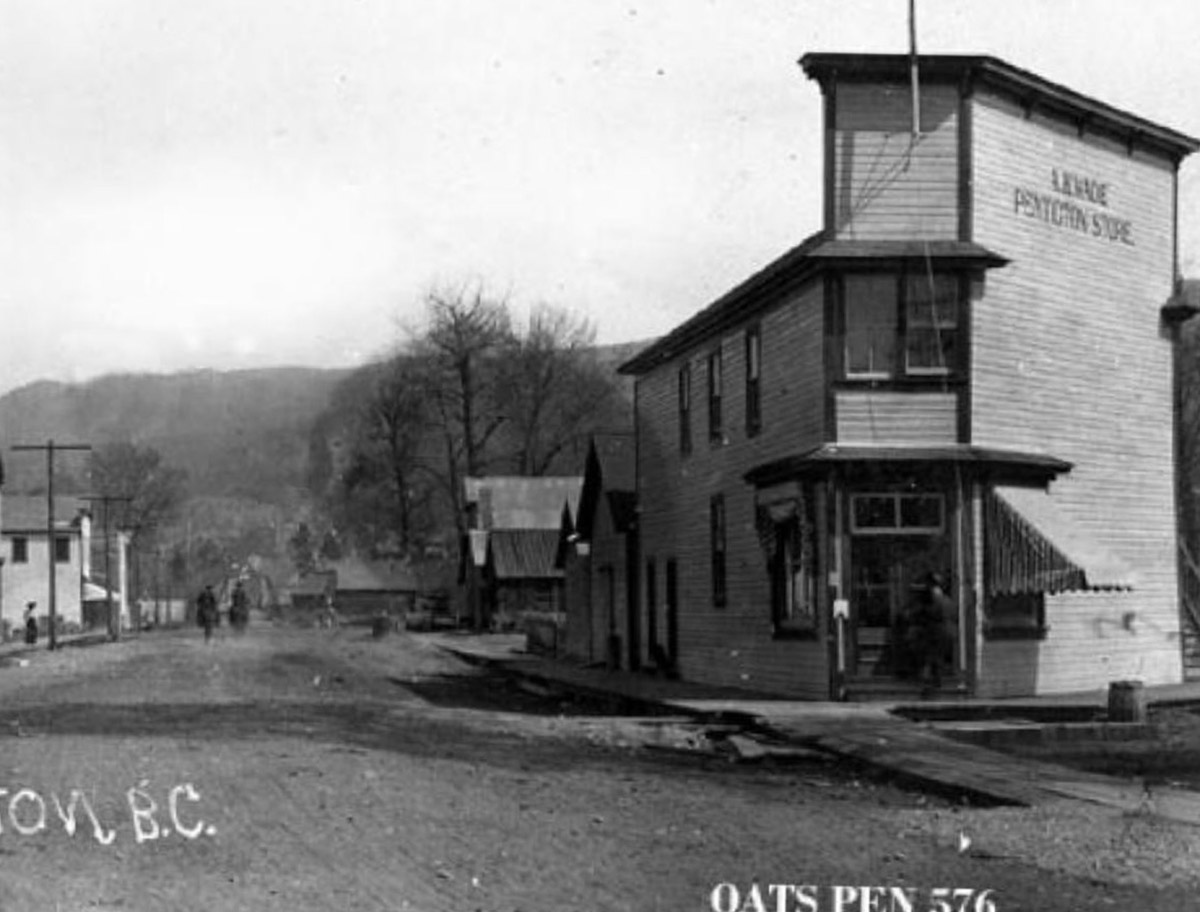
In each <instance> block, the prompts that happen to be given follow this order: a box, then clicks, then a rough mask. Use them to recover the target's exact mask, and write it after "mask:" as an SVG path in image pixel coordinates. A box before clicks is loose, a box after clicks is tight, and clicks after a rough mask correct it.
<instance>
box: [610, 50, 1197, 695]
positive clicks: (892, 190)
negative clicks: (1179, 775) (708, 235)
mask: <svg viewBox="0 0 1200 912" xmlns="http://www.w3.org/2000/svg"><path fill="white" fill-rule="evenodd" d="M801 66H802V68H803V70H804V72H805V73H806V74H807V75H808V76H809V77H810V78H812V79H813V80H815V81H816V83H817V84H818V85H819V86H820V89H821V92H822V94H823V97H824V131H825V134H824V135H825V163H824V199H825V212H824V220H825V227H824V230H822V231H821V232H820V233H818V234H817V235H815V236H813V237H811V238H809V239H808V240H806V241H804V242H803V243H802V244H801V245H800V246H798V247H796V248H795V249H793V250H791V251H790V252H788V253H786V254H784V255H783V256H782V257H780V258H779V259H778V260H776V261H775V262H773V263H771V264H770V265H768V266H767V267H766V268H764V269H763V270H762V271H760V272H758V273H757V274H755V275H753V276H751V277H750V278H748V279H747V280H746V281H745V282H743V283H742V284H740V285H739V286H738V287H736V288H734V289H733V290H731V291H730V292H728V293H727V294H725V295H724V296H723V297H721V298H720V299H718V300H717V301H716V302H714V303H713V304H711V305H710V306H708V307H707V308H706V309H704V310H703V311H701V312H699V313H698V314H696V316H694V317H693V318H691V319H690V320H688V321H687V322H685V323H683V324H682V325H680V326H679V327H677V328H676V329H675V330H674V331H672V332H670V333H669V334H668V335H666V336H665V337H663V338H662V339H660V340H659V341H657V342H656V343H654V344H652V345H651V346H650V347H648V348H647V349H646V350H644V351H642V352H641V353H640V354H638V355H637V356H636V357H635V358H633V359H632V360H631V361H629V362H628V363H626V364H625V365H624V366H623V368H622V370H623V371H624V372H625V373H627V374H632V375H633V376H634V377H635V378H636V411H637V433H638V445H637V496H638V504H639V510H640V514H639V517H638V526H639V528H638V536H639V540H640V543H641V545H640V548H641V554H640V558H639V561H640V564H641V566H640V568H639V570H640V573H639V577H640V579H641V580H642V581H643V582H645V581H650V582H651V584H652V585H654V586H656V588H662V591H661V592H660V591H655V592H642V593H641V596H642V597H641V600H640V604H641V610H642V614H643V617H642V619H641V623H640V628H639V629H640V631H641V634H640V635H639V636H638V637H636V638H630V645H633V646H635V647H636V649H637V650H638V652H639V655H637V656H632V655H631V656H629V657H628V660H629V664H631V665H636V664H637V662H636V661H634V660H636V659H640V660H641V662H642V663H643V664H645V662H646V658H647V657H648V656H649V655H650V654H651V652H650V650H651V649H652V646H653V644H652V643H651V642H650V638H651V637H652V636H653V633H652V631H663V630H665V629H666V624H665V616H666V613H667V612H670V613H671V615H672V616H675V617H677V625H676V626H677V629H676V630H675V636H676V637H677V655H676V656H674V658H675V660H676V663H677V667H678V670H679V672H680V673H681V675H682V676H683V677H684V678H688V679H693V680H703V681H709V682H713V683H720V684H728V685H736V686H743V687H752V688H754V689H759V690H775V691H780V692H787V693H792V694H796V695H799V696H807V697H814V698H829V697H831V696H833V697H841V696H850V697H854V696H856V695H862V694H867V693H870V692H871V691H872V690H879V689H881V688H883V687H888V686H890V682H891V679H892V677H893V673H894V671H895V668H894V667H893V665H892V663H891V661H890V658H889V657H890V655H891V649H890V647H891V645H892V644H891V642H890V641H891V639H892V638H893V630H894V624H895V621H896V619H897V616H898V613H899V612H901V611H902V609H903V606H904V605H905V604H906V603H908V602H909V600H910V599H911V596H912V591H913V587H914V583H915V582H916V581H917V580H918V579H919V578H921V577H923V576H925V575H926V574H928V573H929V572H931V571H937V572H939V573H940V574H942V575H943V576H945V577H946V578H947V579H948V580H949V588H950V592H949V594H950V595H951V597H952V598H953V601H954V603H955V613H956V618H955V624H954V628H953V641H954V658H953V669H954V674H953V677H952V680H951V686H954V687H957V688H959V689H961V690H963V691H964V692H966V693H970V694H975V695H979V696H993V695H1029V694H1044V693H1052V692H1066V691H1073V690H1080V689H1086V688H1097V687H1102V686H1104V685H1105V684H1106V683H1107V682H1110V681H1113V680H1116V679H1127V678H1139V679H1142V680H1143V681H1145V682H1147V683H1162V682H1173V681H1179V680H1180V678H1181V674H1182V671H1181V653H1180V617H1179V603H1178V598H1177V593H1178V580H1177V562H1176V510H1175V484H1176V481H1175V459H1174V430H1173V421H1174V417H1173V416H1174V412H1173V343H1172V340H1173V333H1174V325H1173V322H1174V321H1175V320H1177V319H1179V318H1180V317H1181V316H1185V315H1186V311H1185V312H1184V313H1181V310H1182V309H1181V308H1179V307H1173V306H1171V304H1170V302H1171V300H1172V294H1173V291H1174V289H1175V287H1176V282H1177V251H1176V226H1177V182H1178V170H1179V165H1180V162H1181V160H1182V159H1183V158H1184V156H1186V155H1187V154H1189V153H1191V152H1193V151H1195V150H1196V149H1197V148H1200V144H1198V143H1197V141H1196V140H1194V139H1192V138H1190V137H1188V136H1184V135H1182V134H1180V133H1177V132H1175V131H1174V130H1171V129H1168V128H1166V127H1163V126H1159V125H1157V124H1154V123H1151V122H1149V121H1147V120H1144V119H1142V118H1141V117H1138V116H1135V115H1133V114H1129V113H1126V112H1123V111H1120V110H1117V109H1115V108H1112V107H1110V106H1108V105H1106V104H1103V103H1101V102H1099V101H1096V100H1093V99H1091V98H1087V97H1085V96H1083V95H1080V94H1078V93H1076V92H1073V91H1071V90H1070V89H1067V88H1064V87H1062V86H1059V85H1056V84H1054V83H1051V82H1049V81H1047V80H1045V79H1042V78H1040V77H1038V76H1036V75H1034V74H1032V73H1029V72H1026V71H1024V70H1021V69H1018V68H1017V67H1014V66H1011V65H1009V64H1007V63H1005V62H1003V61H1000V60H997V59H994V58H991V57H974V56H973V57H965V56H953V57H949V56H946V57H923V58H921V59H920V68H919V72H920V80H919V102H918V108H919V113H920V116H919V119H916V123H915V124H914V118H913V98H914V92H913V88H912V86H911V85H910V83H909V74H910V61H909V58H907V57H900V56H861V55H843V54H810V55H808V56H806V57H804V58H803V60H801ZM667 581H671V583H670V585H669V586H668V585H667ZM671 601H675V602H676V603H677V604H668V602H671ZM647 606H653V607H651V608H650V609H649V610H652V611H655V612H659V613H663V615H664V616H663V617H661V618H655V619H654V621H653V622H648V620H647V619H646V618H645V616H644V615H645V613H646V611H647Z"/></svg>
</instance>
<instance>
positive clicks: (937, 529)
mask: <svg viewBox="0 0 1200 912" xmlns="http://www.w3.org/2000/svg"><path fill="white" fill-rule="evenodd" d="M867 499H875V500H881V501H882V500H890V501H891V502H892V517H893V522H892V524H891V525H890V526H882V525H863V524H861V523H860V522H859V521H858V510H857V509H856V506H857V504H858V503H859V502H860V501H865V500H867ZM917 500H936V501H937V503H938V524H937V525H936V526H923V525H906V524H905V522H904V510H903V507H902V504H903V503H904V502H905V501H917ZM849 506H850V533H851V534H852V535H942V534H944V533H945V531H946V495H945V494H944V493H942V492H941V491H853V492H851V493H850V505H849Z"/></svg>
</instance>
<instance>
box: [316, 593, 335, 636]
mask: <svg viewBox="0 0 1200 912" xmlns="http://www.w3.org/2000/svg"><path fill="white" fill-rule="evenodd" d="M317 626H318V627H327V628H329V629H330V630H334V629H336V628H337V626H338V613H337V609H336V608H335V607H333V596H331V595H329V594H328V593H326V594H325V599H324V603H323V604H322V606H321V614H320V615H319V616H318V617H317Z"/></svg>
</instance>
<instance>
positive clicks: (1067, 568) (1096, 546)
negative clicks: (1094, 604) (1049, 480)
mask: <svg viewBox="0 0 1200 912" xmlns="http://www.w3.org/2000/svg"><path fill="white" fill-rule="evenodd" d="M984 523H985V528H986V531H985V539H986V548H987V557H986V562H985V563H986V567H987V571H986V572H987V587H988V591H989V592H991V593H994V594H1007V595H1019V594H1024V593H1037V592H1042V593H1055V592H1082V591H1088V590H1096V589H1132V588H1133V586H1134V576H1133V573H1132V571H1131V570H1130V569H1129V567H1128V566H1127V565H1126V564H1125V563H1124V562H1123V561H1122V560H1121V559H1120V558H1119V557H1118V556H1117V555H1115V554H1114V553H1113V552H1112V551H1111V550H1109V549H1108V548H1107V547H1105V546H1104V545H1102V544H1101V543H1100V542H1098V541H1096V539H1095V538H1094V537H1093V536H1092V535H1090V534H1089V533H1088V532H1087V531H1086V530H1084V529H1082V528H1081V527H1080V526H1079V525H1078V524H1077V523H1075V522H1073V521H1072V520H1071V519H1070V518H1069V517H1068V516H1066V515H1065V513H1064V512H1063V511H1062V510H1060V509H1059V508H1058V506H1057V504H1056V503H1055V502H1054V500H1053V499H1052V498H1051V497H1050V495H1049V494H1048V493H1047V492H1046V491H1043V490H1040V489H1036V488H1017V487H996V488H994V489H993V490H992V491H991V492H990V493H989V494H988V496H987V498H986V499H985V505H984Z"/></svg>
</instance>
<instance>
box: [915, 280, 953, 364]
mask: <svg viewBox="0 0 1200 912" xmlns="http://www.w3.org/2000/svg"><path fill="white" fill-rule="evenodd" d="M905 292H906V293H905V296H904V366H905V370H907V371H908V373H909V374H926V375H934V376H946V375H948V374H950V373H952V372H953V368H954V364H955V358H956V356H957V352H956V346H957V343H958V294H959V292H958V277H957V276H952V275H947V274H945V273H941V274H934V275H927V274H926V275H910V276H909V277H908V282H907V286H906V289H905Z"/></svg>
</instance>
